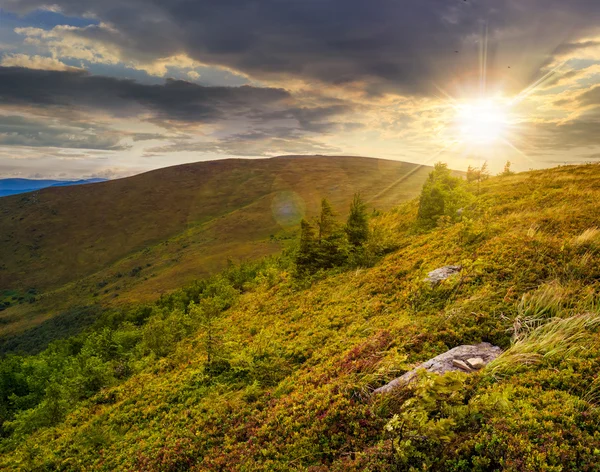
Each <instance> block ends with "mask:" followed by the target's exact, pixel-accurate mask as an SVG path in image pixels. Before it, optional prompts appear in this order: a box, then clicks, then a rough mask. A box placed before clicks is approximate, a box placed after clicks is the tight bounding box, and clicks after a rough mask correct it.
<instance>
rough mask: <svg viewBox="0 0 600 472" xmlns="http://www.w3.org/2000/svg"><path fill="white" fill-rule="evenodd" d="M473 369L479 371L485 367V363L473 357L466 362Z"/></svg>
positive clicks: (479, 358)
mask: <svg viewBox="0 0 600 472" xmlns="http://www.w3.org/2000/svg"><path fill="white" fill-rule="evenodd" d="M465 362H466V363H467V365H468V366H469V367H470V368H471V369H475V370H479V369H481V368H483V367H485V361H484V360H483V359H482V358H481V357H472V358H471V359H467V360H466V361H465Z"/></svg>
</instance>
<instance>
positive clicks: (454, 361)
mask: <svg viewBox="0 0 600 472" xmlns="http://www.w3.org/2000/svg"><path fill="white" fill-rule="evenodd" d="M452 365H453V366H454V367H458V368H459V369H460V370H464V371H465V372H472V369H471V368H470V367H469V366H468V365H467V364H466V362H464V361H461V360H460V359H452Z"/></svg>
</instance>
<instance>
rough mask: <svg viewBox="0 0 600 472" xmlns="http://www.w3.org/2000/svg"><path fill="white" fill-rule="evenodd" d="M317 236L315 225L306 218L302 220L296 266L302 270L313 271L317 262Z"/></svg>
mask: <svg viewBox="0 0 600 472" xmlns="http://www.w3.org/2000/svg"><path fill="white" fill-rule="evenodd" d="M317 245H318V241H317V237H316V234H315V229H314V227H313V226H312V225H311V224H310V223H309V222H308V221H306V220H304V219H303V220H302V221H301V222H300V248H299V249H298V253H297V254H296V266H297V267H298V269H299V270H300V271H301V272H302V271H312V269H313V268H314V267H315V266H316V264H317Z"/></svg>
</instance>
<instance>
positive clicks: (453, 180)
mask: <svg viewBox="0 0 600 472" xmlns="http://www.w3.org/2000/svg"><path fill="white" fill-rule="evenodd" d="M462 182H463V181H462V179H460V178H458V177H453V176H452V173H451V171H450V169H448V165H447V164H444V163H441V162H438V163H437V164H435V167H434V169H433V171H432V172H431V173H430V174H429V176H428V178H427V180H426V181H425V184H424V185H423V190H421V196H420V198H419V211H418V214H417V220H418V221H419V223H420V224H421V225H422V226H425V227H432V226H435V225H436V223H437V220H438V218H439V217H440V216H449V217H450V218H451V219H453V218H455V217H456V211H457V210H458V209H459V208H460V207H461V206H462V205H463V203H464V201H465V199H466V197H467V195H466V193H465V191H464V189H463V186H462Z"/></svg>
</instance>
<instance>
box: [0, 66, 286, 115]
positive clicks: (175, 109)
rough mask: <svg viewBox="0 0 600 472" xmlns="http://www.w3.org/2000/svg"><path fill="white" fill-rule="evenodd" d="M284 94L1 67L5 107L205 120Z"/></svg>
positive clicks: (259, 106)
mask: <svg viewBox="0 0 600 472" xmlns="http://www.w3.org/2000/svg"><path fill="white" fill-rule="evenodd" d="M288 97H289V94H288V93H287V92H286V91H284V90H281V89H273V88H256V87H250V86H242V87H203V86H201V85H196V84H192V83H189V82H184V81H179V80H167V81H166V82H165V84H163V85H146V84H140V83H138V82H135V81H132V80H125V79H117V78H113V77H103V76H92V75H89V74H88V73H86V72H84V71H44V70H32V69H24V68H18V67H0V103H1V104H2V105H3V106H6V105H12V106H32V107H43V108H54V109H58V110H60V109H64V108H67V109H68V108H71V107H73V108H80V107H83V108H90V109H93V110H104V111H108V112H110V113H112V114H115V115H120V116H130V115H136V114H138V113H140V112H144V111H146V112H150V113H152V114H153V115H154V116H155V117H156V118H158V119H164V120H175V121H184V122H202V123H208V122H215V121H217V120H220V119H223V118H228V119H231V118H235V117H236V116H237V115H243V114H244V113H251V112H253V111H254V110H260V109H264V108H265V107H267V106H268V105H269V104H274V103H278V102H281V101H282V100H284V99H287V98H288Z"/></svg>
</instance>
